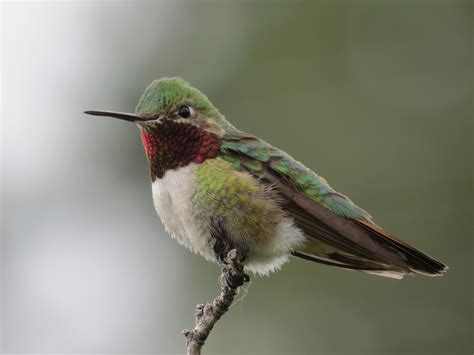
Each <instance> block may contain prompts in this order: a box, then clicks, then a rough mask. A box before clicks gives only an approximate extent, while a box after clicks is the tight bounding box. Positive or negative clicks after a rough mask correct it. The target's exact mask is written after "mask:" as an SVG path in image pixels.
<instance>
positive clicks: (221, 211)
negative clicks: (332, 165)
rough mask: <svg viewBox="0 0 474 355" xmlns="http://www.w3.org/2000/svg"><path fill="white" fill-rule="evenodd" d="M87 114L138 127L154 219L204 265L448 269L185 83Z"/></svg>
mask: <svg viewBox="0 0 474 355" xmlns="http://www.w3.org/2000/svg"><path fill="white" fill-rule="evenodd" d="M85 113H87V114H91V115H96V116H110V117H115V118H119V119H123V120H127V121H131V122H134V123H136V124H137V126H138V128H139V129H140V133H141V139H142V142H143V147H144V149H145V153H146V156H147V158H148V162H149V166H150V172H151V181H152V191H153V201H154V205H155V208H156V211H157V213H158V215H159V216H160V218H161V220H162V222H163V224H164V226H165V227H166V230H167V231H168V232H169V234H171V236H172V237H173V238H175V239H176V240H177V241H178V242H179V243H181V244H183V245H185V246H186V247H188V248H189V249H191V250H192V251H193V252H195V253H199V254H201V255H202V256H204V257H205V258H206V259H207V260H210V261H214V262H218V263H220V262H222V252H223V251H225V250H229V249H230V248H235V249H237V250H238V251H239V252H240V253H241V255H243V261H242V262H243V263H244V265H245V270H248V271H251V272H254V273H258V274H268V273H269V272H271V271H274V270H276V269H279V268H280V267H281V266H282V265H283V264H284V263H285V262H287V261H288V258H289V256H290V255H294V256H296V257H299V258H302V259H306V260H311V261H315V262H318V263H322V264H327V265H332V266H337V267H341V268H346V269H353V270H360V271H364V272H368V273H372V274H377V275H381V276H387V277H394V278H402V277H403V276H404V275H407V274H415V273H418V274H424V275H428V276H438V275H441V274H442V273H443V272H444V271H445V270H446V269H447V267H446V266H445V265H444V264H442V263H441V262H439V261H437V260H435V259H433V258H431V257H430V256H428V255H426V254H424V253H423V252H421V251H420V250H418V249H416V248H414V247H412V246H410V245H409V244H407V243H405V242H404V241H402V240H400V239H398V238H396V237H395V236H393V235H391V234H389V233H387V232H386V231H384V230H383V229H382V228H381V227H379V226H378V225H377V224H375V223H374V222H373V220H372V217H371V216H370V214H369V213H367V212H366V211H364V210H363V209H361V208H359V207H357V206H356V205H355V204H354V203H353V202H352V201H351V200H350V199H349V198H348V197H347V196H345V195H343V194H341V193H339V192H337V191H335V190H333V189H332V188H331V186H329V184H328V183H327V182H326V180H325V179H324V178H322V177H320V176H318V175H317V174H316V173H314V172H313V171H312V170H310V169H309V168H307V167H306V166H304V165H303V164H302V163H300V162H298V161H297V160H295V159H294V158H292V157H291V156H290V155H288V154H287V153H285V152H283V151H281V150H279V149H277V148H275V147H273V146H271V145H270V144H268V143H267V142H265V141H263V140H262V139H260V138H258V137H256V136H254V135H252V134H248V133H245V132H242V131H240V130H238V129H237V128H235V127H234V126H233V125H232V124H231V123H229V122H228V121H227V120H226V119H225V117H224V116H223V115H222V114H221V113H220V112H219V111H218V110H217V108H216V107H215V106H214V105H213V104H212V103H211V102H210V100H209V99H208V98H207V97H206V96H205V95H204V94H203V93H202V92H200V91H199V90H198V89H196V88H194V87H192V86H191V85H190V84H189V83H187V82H186V81H185V80H183V79H181V78H163V79H160V80H156V81H153V82H152V83H151V84H150V86H148V88H147V89H146V90H145V92H144V94H143V95H142V97H141V98H140V101H139V103H138V106H137V107H136V111H135V114H127V113H119V112H106V111H86V112H85Z"/></svg>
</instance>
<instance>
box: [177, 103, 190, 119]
mask: <svg viewBox="0 0 474 355" xmlns="http://www.w3.org/2000/svg"><path fill="white" fill-rule="evenodd" d="M178 114H179V115H180V116H181V117H183V118H189V116H191V109H190V108H189V107H188V106H181V107H180V108H179V110H178Z"/></svg>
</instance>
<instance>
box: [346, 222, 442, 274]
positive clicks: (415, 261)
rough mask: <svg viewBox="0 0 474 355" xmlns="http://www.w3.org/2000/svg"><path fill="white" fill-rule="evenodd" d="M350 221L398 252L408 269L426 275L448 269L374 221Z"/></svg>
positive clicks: (440, 272)
mask: <svg viewBox="0 0 474 355" xmlns="http://www.w3.org/2000/svg"><path fill="white" fill-rule="evenodd" d="M352 222H354V223H356V224H357V225H359V226H361V227H362V228H364V229H366V230H367V231H368V232H369V233H370V234H371V235H373V238H374V239H375V240H376V241H377V242H379V243H382V244H385V245H386V246H387V247H388V248H390V249H392V250H393V251H395V252H396V253H397V254H399V255H400V256H401V257H402V258H403V259H405V260H406V262H407V264H408V265H409V266H410V270H411V271H413V272H415V273H418V274H423V275H427V276H440V275H442V274H443V273H444V272H445V271H446V270H447V269H448V267H447V266H446V265H445V264H443V263H441V262H439V261H438V260H435V259H434V258H432V257H431V256H429V255H427V254H425V253H423V252H421V251H420V250H418V249H416V248H415V247H413V246H411V245H409V244H408V243H406V242H404V241H403V240H401V239H399V238H397V237H395V236H394V235H391V234H390V233H388V232H386V231H384V230H383V229H382V228H381V227H379V226H378V225H376V224H374V223H369V222H364V221H357V220H352Z"/></svg>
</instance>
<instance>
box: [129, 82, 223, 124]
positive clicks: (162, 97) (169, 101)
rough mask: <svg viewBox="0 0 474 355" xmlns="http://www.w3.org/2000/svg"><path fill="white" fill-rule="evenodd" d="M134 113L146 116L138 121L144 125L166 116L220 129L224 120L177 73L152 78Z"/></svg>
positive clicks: (209, 102) (206, 100) (201, 94)
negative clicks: (170, 76)
mask: <svg viewBox="0 0 474 355" xmlns="http://www.w3.org/2000/svg"><path fill="white" fill-rule="evenodd" d="M135 114H136V115H137V116H140V117H143V118H145V119H146V121H144V122H142V123H140V124H141V125H142V126H145V127H146V126H147V125H153V124H155V122H154V121H155V120H156V123H159V122H160V120H158V118H167V119H172V120H182V121H184V120H186V121H188V122H189V123H190V124H193V125H196V126H198V127H201V128H205V129H207V130H211V131H214V132H216V131H222V129H223V127H222V123H223V121H224V120H225V119H224V118H223V117H222V115H221V114H220V113H219V111H218V110H217V108H215V107H214V105H213V104H212V103H211V101H210V100H209V99H208V98H207V96H206V95H204V94H203V93H202V92H201V91H199V90H198V89H196V88H194V87H192V86H191V85H190V84H189V83H188V82H187V81H185V80H184V79H181V78H178V77H173V78H162V79H159V80H154V81H153V82H152V83H151V84H150V85H149V86H148V87H147V88H146V90H145V92H144V93H143V95H142V97H141V98H140V100H139V102H138V105H137V107H136V109H135ZM216 133H217V132H216Z"/></svg>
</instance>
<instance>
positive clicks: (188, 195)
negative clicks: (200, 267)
mask: <svg viewBox="0 0 474 355" xmlns="http://www.w3.org/2000/svg"><path fill="white" fill-rule="evenodd" d="M195 170H196V165H195V164H190V165H187V166H186V167H183V168H180V169H177V170H168V171H167V172H166V173H165V175H164V176H163V177H162V178H161V179H157V180H155V181H154V182H153V183H152V191H153V202H154V205H155V209H156V212H157V213H158V215H159V216H160V218H161V221H162V222H163V225H164V226H165V228H166V230H167V231H168V233H169V234H170V235H171V236H172V237H173V238H175V239H176V240H177V241H178V242H179V243H180V244H182V245H184V246H186V247H187V248H189V249H190V250H192V251H193V252H195V253H199V254H201V255H202V256H204V257H205V258H206V259H208V260H210V261H214V260H215V258H214V254H213V251H212V249H211V247H210V246H209V232H208V224H207V223H206V219H205V218H202V216H201V218H199V215H198V214H199V211H198V210H197V209H196V208H194V206H193V205H192V203H191V202H192V196H193V194H194V190H195V186H196V185H195Z"/></svg>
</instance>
